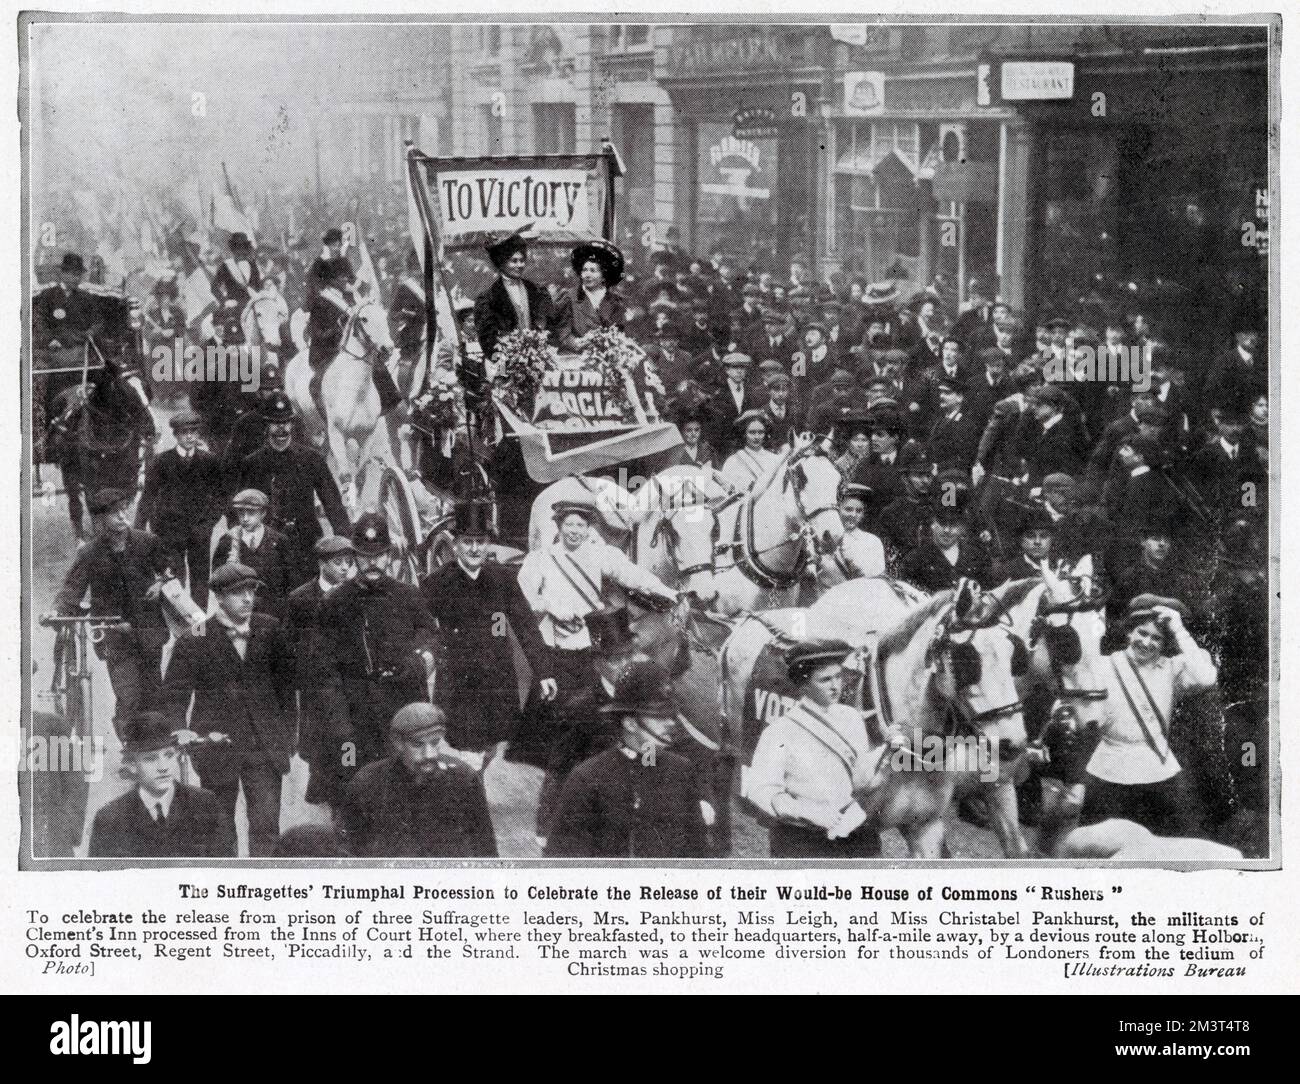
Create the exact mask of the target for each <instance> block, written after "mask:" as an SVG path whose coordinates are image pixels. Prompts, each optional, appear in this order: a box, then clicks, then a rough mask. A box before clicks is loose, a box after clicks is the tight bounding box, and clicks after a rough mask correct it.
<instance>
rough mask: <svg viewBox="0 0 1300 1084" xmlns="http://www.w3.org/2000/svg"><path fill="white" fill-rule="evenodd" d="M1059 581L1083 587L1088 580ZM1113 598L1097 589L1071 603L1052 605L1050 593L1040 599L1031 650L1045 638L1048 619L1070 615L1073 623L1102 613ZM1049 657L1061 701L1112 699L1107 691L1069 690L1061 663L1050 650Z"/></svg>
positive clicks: (1031, 628)
mask: <svg viewBox="0 0 1300 1084" xmlns="http://www.w3.org/2000/svg"><path fill="white" fill-rule="evenodd" d="M1059 578H1060V579H1061V580H1062V581H1064V582H1065V583H1070V584H1079V583H1081V582H1082V581H1083V580H1084V579H1085V578H1087V577H1083V576H1062V577H1059ZM1109 597H1110V592H1109V591H1107V590H1105V589H1104V588H1097V589H1095V590H1091V591H1081V592H1080V593H1079V594H1077V595H1075V596H1074V598H1072V599H1070V600H1069V601H1068V602H1051V601H1049V599H1048V595H1047V593H1044V594H1043V596H1042V597H1041V598H1040V599H1039V600H1038V612H1037V613H1036V614H1035V615H1034V619H1033V621H1031V622H1030V623H1029V646H1030V648H1033V647H1035V646H1036V645H1037V644H1038V641H1039V640H1040V639H1042V637H1043V635H1044V630H1045V629H1046V628H1047V627H1048V624H1047V619H1048V618H1049V617H1052V616H1054V615H1058V614H1068V615H1069V616H1070V620H1071V621H1073V619H1074V615H1075V614H1080V613H1094V612H1097V611H1100V610H1101V609H1103V608H1104V607H1105V605H1106V601H1107V599H1109ZM1069 625H1070V622H1069V621H1067V622H1066V627H1069ZM1075 635H1076V636H1077V635H1078V632H1077V630H1076V631H1075ZM1048 657H1049V658H1050V659H1051V663H1052V673H1053V675H1055V677H1056V685H1057V689H1056V694H1057V699H1059V700H1089V701H1097V700H1105V699H1107V698H1108V697H1109V695H1110V694H1109V692H1108V691H1107V690H1106V689H1105V688H1100V689H1082V688H1080V689H1067V688H1066V687H1065V682H1064V680H1062V678H1061V670H1062V666H1061V664H1060V663H1059V662H1058V661H1057V659H1056V656H1055V654H1054V653H1052V652H1050V651H1049V652H1048Z"/></svg>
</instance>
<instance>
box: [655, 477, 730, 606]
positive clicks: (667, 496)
mask: <svg viewBox="0 0 1300 1084" xmlns="http://www.w3.org/2000/svg"><path fill="white" fill-rule="evenodd" d="M674 490H675V491H674V492H669V491H667V490H665V491H664V493H663V503H662V505H661V507H660V510H659V511H658V512H656V513H654V514H655V515H656V516H657V517H658V518H657V522H656V524H655V528H654V532H653V533H652V534H651V536H650V545H651V547H652V548H659V547H662V548H663V551H664V553H665V555H666V556H667V558H668V562H669V564H670V565H671V566H672V567H673V568H674V569H675V570H676V573H677V577H678V584H679V586H680V588H681V590H683V591H685V592H687V593H689V594H692V595H694V596H695V597H696V598H697V599H699V601H700V602H701V603H703V604H705V605H706V606H707V605H710V604H711V603H712V602H713V600H714V599H716V598H717V595H718V589H717V586H716V584H715V583H714V580H713V576H714V572H715V571H716V564H715V556H716V553H717V545H718V532H719V524H718V515H717V511H716V508H715V506H714V505H713V504H711V503H710V502H709V500H708V498H707V497H706V495H705V494H704V493H703V491H702V490H701V489H700V488H699V487H698V486H696V485H695V484H694V483H693V481H692V480H691V479H689V478H688V479H685V480H684V481H683V482H682V483H681V485H680V486H677V487H674Z"/></svg>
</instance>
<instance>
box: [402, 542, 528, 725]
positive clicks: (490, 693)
mask: <svg viewBox="0 0 1300 1084" xmlns="http://www.w3.org/2000/svg"><path fill="white" fill-rule="evenodd" d="M420 594H421V595H422V596H423V598H424V603H425V606H426V607H427V608H428V611H429V613H430V614H431V615H432V616H433V618H434V619H435V620H436V621H437V622H438V632H439V651H438V677H437V682H436V684H435V686H434V690H435V691H434V700H435V701H436V702H437V704H438V706H439V707H441V708H442V709H443V711H445V712H446V713H447V741H448V744H450V745H451V746H452V748H454V749H470V750H481V749H486V748H487V747H488V746H490V745H492V744H494V743H496V742H498V741H506V740H508V739H509V738H511V737H512V736H513V735H514V732H515V727H516V726H517V724H518V721H519V694H518V685H517V683H516V679H515V662H514V653H513V652H512V650H511V647H510V637H509V636H508V635H507V626H508V629H509V631H510V632H513V633H514V637H515V639H516V640H517V641H518V642H519V646H520V648H521V649H522V651H523V653H524V657H525V658H526V659H527V660H528V666H529V668H530V669H531V670H532V672H533V682H534V683H536V682H539V681H542V680H543V679H545V678H550V677H552V676H553V674H552V672H551V657H550V649H549V648H547V646H546V644H545V642H544V641H543V640H542V637H541V634H540V633H539V632H538V630H537V619H536V618H535V617H534V616H533V613H532V610H531V609H530V608H529V606H528V603H527V602H526V601H525V599H524V596H523V592H522V591H521V590H520V589H519V581H518V578H517V577H516V576H515V575H513V574H512V570H511V569H509V568H506V567H505V566H504V565H496V564H485V565H484V566H483V567H482V569H481V570H480V571H479V574H478V577H477V578H476V579H475V578H471V577H470V576H469V575H467V574H466V572H465V570H464V569H462V568H461V567H460V565H459V564H458V563H457V562H456V561H452V562H450V563H448V564H446V565H443V566H442V568H440V569H438V571H436V572H434V573H433V574H432V575H430V576H429V577H427V578H426V579H425V581H424V582H423V584H421V586H420Z"/></svg>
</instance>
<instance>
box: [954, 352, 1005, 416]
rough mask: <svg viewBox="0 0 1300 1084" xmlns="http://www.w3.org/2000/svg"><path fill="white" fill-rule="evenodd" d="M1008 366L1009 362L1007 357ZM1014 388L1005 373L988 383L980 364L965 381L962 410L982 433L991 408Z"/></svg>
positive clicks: (986, 371)
mask: <svg viewBox="0 0 1300 1084" xmlns="http://www.w3.org/2000/svg"><path fill="white" fill-rule="evenodd" d="M1007 364H1008V368H1010V365H1011V362H1010V360H1009V358H1008V362H1007ZM1015 390H1016V383H1015V381H1014V380H1012V379H1011V377H1009V376H1006V375H1005V374H1004V375H1003V376H1002V377H1001V378H1000V379H998V380H997V381H995V382H994V383H993V384H990V383H989V377H988V370H986V369H984V368H983V367H982V366H981V367H980V368H979V369H978V370H977V371H976V372H975V373H974V374H973V375H972V376H971V377H970V378H969V379H968V380H967V381H966V398H965V399H963V400H962V410H964V411H965V412H966V413H967V414H969V415H970V416H971V417H972V418H974V419H975V421H976V423H977V424H978V425H979V428H980V432H981V433H983V431H984V426H986V425H987V424H988V420H989V417H990V416H991V415H992V414H993V408H994V407H995V406H997V404H998V403H999V402H1001V401H1002V400H1003V399H1005V398H1006V397H1007V396H1008V395H1011V394H1013V393H1014V392H1015Z"/></svg>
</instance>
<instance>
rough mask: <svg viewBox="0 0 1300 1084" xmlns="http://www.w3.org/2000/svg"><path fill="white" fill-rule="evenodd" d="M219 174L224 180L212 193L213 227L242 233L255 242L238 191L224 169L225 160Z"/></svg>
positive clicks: (253, 233) (255, 239)
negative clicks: (221, 185)
mask: <svg viewBox="0 0 1300 1084" xmlns="http://www.w3.org/2000/svg"><path fill="white" fill-rule="evenodd" d="M221 175H222V178H223V180H224V181H225V184H224V187H223V188H222V189H221V190H218V191H215V192H213V193H212V202H211V214H212V225H213V227H214V228H216V229H219V230H222V231H223V232H225V233H242V234H244V235H245V236H247V238H248V239H249V240H250V241H252V242H253V244H257V237H256V235H255V231H254V229H253V224H252V222H251V221H250V220H249V217H248V215H246V214H245V213H244V207H243V204H241V203H240V202H239V193H238V192H236V191H235V186H234V185H233V184H231V183H230V174H229V173H228V172H227V171H226V163H225V162H222V163H221Z"/></svg>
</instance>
